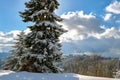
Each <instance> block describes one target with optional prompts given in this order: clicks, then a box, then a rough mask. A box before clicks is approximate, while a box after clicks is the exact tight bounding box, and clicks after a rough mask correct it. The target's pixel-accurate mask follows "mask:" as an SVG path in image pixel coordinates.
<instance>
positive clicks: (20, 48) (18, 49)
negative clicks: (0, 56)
mask: <svg viewBox="0 0 120 80" xmlns="http://www.w3.org/2000/svg"><path fill="white" fill-rule="evenodd" d="M24 38H25V34H24V32H23V31H22V32H21V33H20V34H18V35H17V38H16V39H15V40H14V41H15V45H14V46H13V48H14V49H13V50H11V51H10V52H11V53H12V54H11V56H9V57H8V58H7V61H6V63H5V64H4V69H9V70H13V71H17V70H18V69H19V67H20V60H19V59H20V58H21V56H22V55H23V54H24V53H25V47H24Z"/></svg>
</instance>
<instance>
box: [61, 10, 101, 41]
mask: <svg viewBox="0 0 120 80" xmlns="http://www.w3.org/2000/svg"><path fill="white" fill-rule="evenodd" d="M61 17H62V18H63V19H64V20H63V22H62V23H61V24H62V25H64V27H65V28H66V29H67V30H68V32H67V33H66V34H64V35H63V36H62V38H63V39H66V38H67V40H68V39H69V40H75V39H76V40H79V39H80V40H82V39H84V38H86V37H88V36H89V34H93V33H99V32H101V31H102V30H103V29H102V28H101V27H100V26H101V25H100V23H99V21H98V20H97V19H96V17H95V16H94V15H93V14H92V13H90V14H84V12H83V11H76V12H68V13H67V14H63V15H61ZM68 35H69V36H68Z"/></svg>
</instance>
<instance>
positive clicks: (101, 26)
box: [0, 0, 120, 57]
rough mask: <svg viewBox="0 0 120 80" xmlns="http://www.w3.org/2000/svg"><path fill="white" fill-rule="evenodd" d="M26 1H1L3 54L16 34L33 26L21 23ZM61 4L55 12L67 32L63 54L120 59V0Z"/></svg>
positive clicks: (0, 46)
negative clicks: (93, 53) (87, 54)
mask: <svg viewBox="0 0 120 80" xmlns="http://www.w3.org/2000/svg"><path fill="white" fill-rule="evenodd" d="M26 1H29V0H0V52H2V51H8V50H9V49H10V46H11V45H12V44H13V38H15V37H16V34H17V33H19V32H20V31H21V30H26V29H27V26H28V25H30V23H24V22H22V18H21V17H20V16H19V13H18V12H19V11H24V9H25V6H24V3H25V2H26ZM58 1H59V3H60V6H59V8H58V10H56V11H55V12H56V14H57V15H59V16H61V17H62V18H63V19H64V20H63V21H62V22H61V24H62V25H63V27H64V28H65V29H67V30H68V32H67V33H65V34H63V35H62V36H61V37H60V39H61V41H62V44H63V47H62V51H63V52H64V53H66V54H69V53H77V52H87V53H91V52H96V53H98V54H101V55H104V56H115V57H116V56H117V57H120V53H119V52H120V0H58ZM26 31H29V30H26Z"/></svg>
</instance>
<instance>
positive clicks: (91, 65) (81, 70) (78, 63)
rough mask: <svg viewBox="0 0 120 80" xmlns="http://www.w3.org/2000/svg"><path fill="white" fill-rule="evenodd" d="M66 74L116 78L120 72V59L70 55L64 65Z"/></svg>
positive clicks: (94, 55)
mask: <svg viewBox="0 0 120 80" xmlns="http://www.w3.org/2000/svg"><path fill="white" fill-rule="evenodd" d="M62 67H63V69H64V72H72V73H77V74H82V75H90V76H99V77H114V76H113V75H115V74H114V72H116V70H120V60H119V59H118V58H105V57H102V56H100V55H96V54H93V55H69V56H67V57H66V59H65V60H64V62H63V63H62Z"/></svg>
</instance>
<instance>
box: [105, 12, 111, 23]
mask: <svg viewBox="0 0 120 80" xmlns="http://www.w3.org/2000/svg"><path fill="white" fill-rule="evenodd" d="M111 17H112V14H110V13H108V14H106V15H105V16H104V17H103V19H104V21H108V20H110V18H111Z"/></svg>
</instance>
